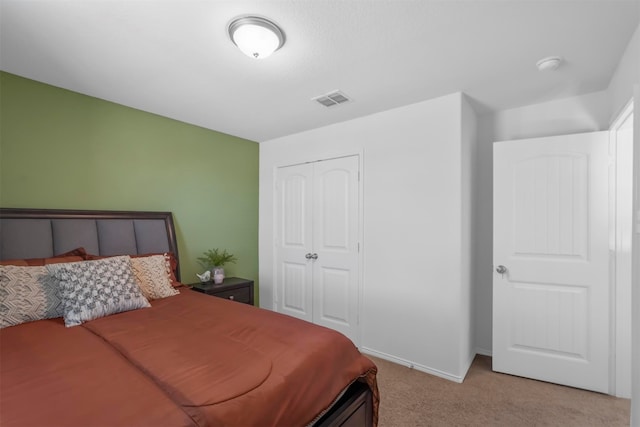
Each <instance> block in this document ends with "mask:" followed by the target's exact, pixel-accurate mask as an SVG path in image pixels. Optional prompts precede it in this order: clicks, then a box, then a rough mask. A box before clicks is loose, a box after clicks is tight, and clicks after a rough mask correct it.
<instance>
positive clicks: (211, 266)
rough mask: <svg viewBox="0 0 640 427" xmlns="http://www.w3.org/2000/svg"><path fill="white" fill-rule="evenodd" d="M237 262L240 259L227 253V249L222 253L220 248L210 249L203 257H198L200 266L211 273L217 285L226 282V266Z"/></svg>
mask: <svg viewBox="0 0 640 427" xmlns="http://www.w3.org/2000/svg"><path fill="white" fill-rule="evenodd" d="M237 260H238V258H236V257H235V256H234V255H233V254H230V253H229V252H227V250H226V249H223V250H222V251H221V250H220V249H218V248H215V249H209V250H207V251H205V252H204V253H203V254H202V256H201V257H198V262H199V263H200V265H201V266H203V267H204V268H205V269H207V270H210V271H211V278H212V279H213V283H215V284H217V285H219V284H221V283H222V281H223V280H224V266H225V264H235V262H236V261H237Z"/></svg>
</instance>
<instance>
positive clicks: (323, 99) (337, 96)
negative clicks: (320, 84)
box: [311, 90, 351, 107]
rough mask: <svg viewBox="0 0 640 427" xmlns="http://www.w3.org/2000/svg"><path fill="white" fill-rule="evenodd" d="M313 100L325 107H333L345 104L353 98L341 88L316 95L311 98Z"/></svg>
mask: <svg viewBox="0 0 640 427" xmlns="http://www.w3.org/2000/svg"><path fill="white" fill-rule="evenodd" d="M311 100H312V101H316V102H318V103H320V104H322V105H324V106H325V107H333V106H334V105H339V104H344V103H345V102H350V101H351V99H350V98H349V97H348V96H347V95H345V94H344V93H343V92H340V91H339V90H335V91H333V92H330V93H327V94H326V95H321V96H316V97H315V98H311Z"/></svg>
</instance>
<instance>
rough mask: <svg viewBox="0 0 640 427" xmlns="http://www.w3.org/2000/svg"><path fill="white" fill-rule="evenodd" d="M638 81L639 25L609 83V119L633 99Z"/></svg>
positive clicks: (639, 59) (639, 55) (639, 76)
mask: <svg viewBox="0 0 640 427" xmlns="http://www.w3.org/2000/svg"><path fill="white" fill-rule="evenodd" d="M639 81H640V25H639V26H638V28H636V31H635V32H634V33H633V36H632V37H631V40H630V41H629V44H628V45H627V48H626V49H625V51H624V54H623V55H622V58H620V62H619V63H618V67H617V68H616V70H615V72H614V73H613V77H612V78H611V81H610V82H609V88H608V89H607V92H609V97H610V101H609V111H610V112H611V113H610V118H611V119H613V118H615V117H616V116H617V115H618V114H619V113H620V111H622V109H623V108H624V106H625V105H627V103H628V102H629V100H630V99H631V98H632V97H633V86H634V85H636V84H638V82H639Z"/></svg>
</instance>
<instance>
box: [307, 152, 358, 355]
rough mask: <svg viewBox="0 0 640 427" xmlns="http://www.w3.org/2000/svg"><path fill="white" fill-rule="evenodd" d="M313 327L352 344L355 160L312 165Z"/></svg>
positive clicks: (355, 300)
mask: <svg viewBox="0 0 640 427" xmlns="http://www.w3.org/2000/svg"><path fill="white" fill-rule="evenodd" d="M313 213H314V218H313V249H314V250H313V252H314V254H317V259H314V260H313V321H314V323H317V324H319V325H323V326H326V327H328V328H332V329H335V330H337V331H340V332H342V333H343V334H344V335H346V336H347V337H349V338H350V339H351V340H352V341H353V342H354V343H357V342H358V340H357V337H356V335H357V334H356V331H357V323H358V319H357V315H358V157H355V156H352V157H344V158H340V159H333V160H328V161H322V162H317V163H314V188H313Z"/></svg>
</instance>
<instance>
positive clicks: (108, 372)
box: [0, 290, 377, 426]
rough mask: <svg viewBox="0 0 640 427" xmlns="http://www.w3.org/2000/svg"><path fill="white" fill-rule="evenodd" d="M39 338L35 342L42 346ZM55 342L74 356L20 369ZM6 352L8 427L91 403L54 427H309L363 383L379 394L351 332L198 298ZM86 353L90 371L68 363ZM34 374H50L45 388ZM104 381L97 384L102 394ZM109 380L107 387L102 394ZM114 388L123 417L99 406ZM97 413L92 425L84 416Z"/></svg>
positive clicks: (58, 330)
mask: <svg viewBox="0 0 640 427" xmlns="http://www.w3.org/2000/svg"><path fill="white" fill-rule="evenodd" d="M57 320H60V319H57ZM47 322H49V323H47ZM28 325H32V326H30V330H25V333H17V332H13V331H11V330H12V329H15V330H17V329H18V328H23V327H24V326H28ZM39 325H45V326H39ZM40 328H45V329H47V331H44V330H40ZM50 329H52V330H55V333H53V332H51V331H49V330H50ZM35 330H37V332H33V331H35ZM7 332H9V333H7ZM31 333H33V334H34V336H36V337H35V338H31V337H30V335H31ZM65 333H71V334H73V335H74V336H76V335H77V336H82V339H81V340H80V341H82V342H79V343H76V342H75V339H76V338H74V337H68V338H60V336H62V335H65ZM26 336H29V338H28V340H29V341H33V342H32V344H31V345H30V346H27V347H25V346H24V343H23V342H22V338H19V337H26ZM38 337H39V338H38ZM50 338H55V341H57V342H60V343H61V344H59V345H57V346H56V348H58V347H69V346H73V348H75V351H68V350H66V349H65V350H62V349H58V350H55V351H54V353H53V354H52V357H39V358H35V356H33V355H31V356H29V355H26V356H24V355H23V356H24V357H28V358H30V359H24V360H23V361H22V362H21V359H20V358H21V357H23V356H21V355H20V354H19V353H21V352H25V351H26V352H27V353H29V354H31V353H33V352H34V350H36V349H37V348H38V347H39V345H38V344H37V342H39V341H40V339H42V340H43V341H50ZM59 340H62V341H59ZM0 345H1V353H0V356H1V357H2V359H0V368H1V369H2V371H1V372H0V375H1V377H0V378H1V382H0V387H1V391H2V395H1V397H2V407H0V409H1V410H2V414H1V415H0V422H1V424H2V425H3V426H4V425H17V424H23V425H28V424H31V425H36V424H35V423H33V422H29V421H30V420H31V419H32V418H29V417H27V415H29V414H28V413H29V411H31V415H33V417H34V418H33V419H34V420H37V419H38V418H37V417H38V415H37V414H38V412H41V413H44V412H47V411H49V412H50V413H51V414H56V415H57V412H60V411H63V409H62V408H70V410H73V409H75V408H77V407H79V405H81V404H82V402H84V400H89V401H90V405H89V406H88V409H86V410H85V409H83V414H80V415H78V416H77V417H70V418H68V419H65V421H68V422H61V423H55V424H58V425H91V424H94V425H97V424H99V425H126V424H129V425H150V424H154V425H175V426H179V425H189V423H192V424H195V425H199V426H304V425H307V424H309V423H311V422H312V421H313V420H314V419H315V418H316V417H317V416H318V415H319V414H320V413H322V412H323V411H324V410H326V409H327V408H328V407H329V406H330V405H331V404H332V403H333V401H334V399H335V398H336V397H337V396H338V395H339V394H340V393H341V392H342V391H343V390H344V389H345V388H346V387H347V386H348V385H349V384H351V383H352V382H353V381H356V380H358V379H359V380H362V381H366V382H367V383H368V384H369V385H370V387H372V388H373V389H374V395H375V396H377V389H376V383H375V373H376V368H375V365H374V364H373V363H372V362H371V361H370V360H369V359H367V358H366V357H364V356H362V355H361V354H360V353H359V352H358V350H357V349H356V348H355V346H354V345H353V344H352V343H351V341H350V340H348V339H347V338H346V337H344V336H343V335H341V334H338V333H336V332H334V331H331V330H329V329H326V328H322V327H319V326H316V325H312V324H309V323H307V322H303V321H300V320H297V319H294V318H291V317H288V316H284V315H280V314H277V313H273V312H270V311H266V310H261V309H258V308H255V307H251V306H248V305H244V304H239V303H235V302H231V301H226V300H223V299H219V298H215V297H211V296H207V295H203V294H199V293H196V292H193V291H190V290H182V292H181V294H180V295H177V296H174V297H170V298H165V299H162V300H158V301H154V302H152V307H151V308H147V309H141V310H136V311H130V312H126V313H120V314H117V315H113V316H109V317H105V318H102V319H98V320H94V321H91V322H88V323H85V324H84V325H83V326H81V327H76V328H64V327H63V326H62V323H61V322H60V321H53V322H52V321H39V322H33V323H31V324H24V325H19V326H17V327H12V328H7V329H5V330H0ZM48 345H49V346H50V345H51V342H49V344H48ZM8 346H10V347H11V348H14V347H15V349H14V350H11V349H7V348H6V347H8ZM42 346H47V344H42V345H40V347H42ZM85 347H87V348H88V352H87V354H86V355H85V356H83V357H84V358H85V359H86V360H85V363H84V364H82V366H84V368H83V369H81V370H78V369H76V367H75V366H76V364H73V366H71V365H67V364H66V363H65V362H64V360H66V358H67V357H68V356H69V354H68V353H72V354H83V353H82V349H84V348H85ZM26 349H28V350H26ZM44 350H45V349H40V352H41V353H44ZM5 357H8V359H9V360H10V362H9V363H6V361H5ZM34 358H35V359H37V360H35V359H34ZM61 358H62V359H64V360H59V359H61ZM90 360H94V363H90V362H89V361H90ZM33 369H35V372H36V373H38V371H43V372H40V373H38V375H37V378H36V379H34V372H33ZM5 375H8V376H6V377H5ZM103 377H104V378H103ZM93 378H97V379H98V382H97V383H96V384H95V385H92V383H93V382H94V379H93ZM109 378H111V379H113V380H114V381H113V383H110V382H109V381H108V379H109ZM103 379H104V380H105V381H106V383H108V384H107V385H104V384H103V385H100V384H102V383H101V382H100V381H102V380H103ZM129 379H131V384H129ZM6 380H8V381H6ZM120 380H121V381H120ZM68 381H70V383H69V384H71V383H72V384H74V386H73V387H72V386H70V385H68V384H67V382H68ZM105 381H103V382H105ZM7 383H8V385H7ZM154 384H155V387H154V386H153V385H154ZM34 385H37V386H36V387H35V391H36V394H35V395H34V394H33V391H34ZM74 387H78V388H77V389H76V388H74ZM103 387H104V393H105V396H107V397H108V399H107V401H109V399H112V400H113V403H111V405H110V406H109V408H113V409H109V408H107V405H106V404H105V405H100V402H94V400H101V399H95V398H94V397H95V396H96V394H97V395H100V396H102V394H103V390H102V388H103ZM147 388H148V390H147ZM50 393H54V394H58V396H57V398H56V401H55V403H52V404H49V403H48V402H47V401H46V398H45V397H46V396H47V395H48V394H50ZM43 400H44V403H43ZM374 400H375V399H374ZM147 401H152V402H157V404H158V407H159V408H160V409H157V408H156V406H153V408H150V407H148V406H145V405H147V404H148V402H147ZM35 402H37V403H35ZM34 403H35V405H34ZM374 404H375V405H377V402H374ZM42 405H44V410H43V409H42ZM121 407H122V408H126V411H125V412H127V411H129V409H128V408H131V407H138V408H139V411H138V412H137V414H138V416H139V418H138V419H137V420H136V419H135V418H126V416H125V415H122V414H119V412H120V408H121ZM36 408H41V409H36ZM5 409H8V411H9V412H5ZM36 411H37V412H36ZM127 413H128V412H127ZM7 414H8V415H7ZM21 414H22V415H21ZM90 414H92V415H91V417H89V418H84V423H83V422H82V421H83V419H82V416H85V417H87V416H89V415H90ZM118 415H122V419H120V418H118ZM29 416H30V415H29ZM21 417H22V418H21ZM103 417H104V418H103ZM110 417H111V418H110ZM154 417H155V418H154ZM40 419H41V420H45V419H51V418H40ZM158 419H160V420H161V421H158ZM14 420H15V421H20V422H13V421H14ZM47 424H48V423H47Z"/></svg>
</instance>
